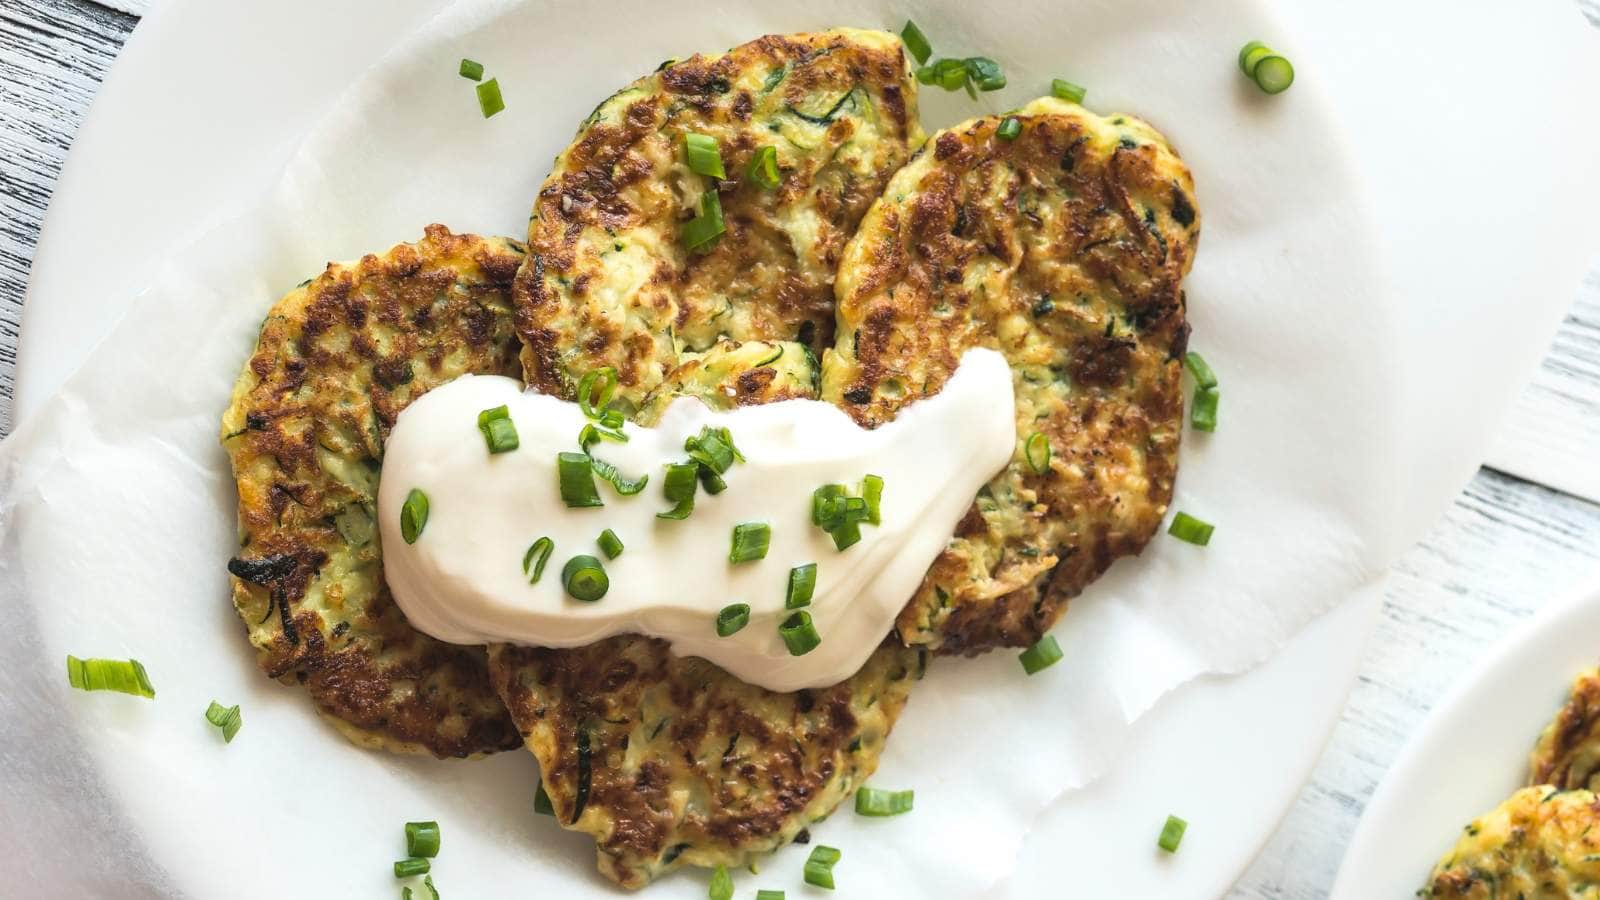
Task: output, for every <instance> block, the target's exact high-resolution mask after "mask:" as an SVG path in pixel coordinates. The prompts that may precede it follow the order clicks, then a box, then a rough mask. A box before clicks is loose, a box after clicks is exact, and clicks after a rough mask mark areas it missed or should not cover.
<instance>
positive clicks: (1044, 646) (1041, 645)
mask: <svg viewBox="0 0 1600 900" xmlns="http://www.w3.org/2000/svg"><path fill="white" fill-rule="evenodd" d="M1061 655H1062V654H1061V645H1060V644H1058V643H1056V636H1055V635H1053V634H1047V635H1045V636H1044V637H1042V638H1040V639H1039V642H1038V643H1036V644H1034V645H1033V646H1032V647H1029V648H1028V649H1026V650H1024V651H1022V653H1020V654H1018V656H1017V658H1018V659H1020V660H1021V661H1022V671H1024V672H1027V673H1028V674H1029V675H1036V674H1038V673H1039V672H1041V671H1043V670H1045V669H1048V668H1050V667H1051V666H1053V665H1055V664H1056V663H1058V662H1060V661H1061Z"/></svg>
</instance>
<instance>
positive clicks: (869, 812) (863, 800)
mask: <svg viewBox="0 0 1600 900" xmlns="http://www.w3.org/2000/svg"><path fill="white" fill-rule="evenodd" d="M915 793H916V792H915V791H880V790H878V789H877V788H870V787H863V788H861V789H859V790H857V791H856V815H858V816H898V815H900V814H901V813H908V812H910V811H911V800H912V796H913V795H914V794H915Z"/></svg>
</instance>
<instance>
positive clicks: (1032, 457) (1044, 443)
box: [1022, 431, 1050, 475]
mask: <svg viewBox="0 0 1600 900" xmlns="http://www.w3.org/2000/svg"><path fill="white" fill-rule="evenodd" d="M1022 455H1023V456H1025V457H1027V460H1028V468H1030V469H1032V470H1033V474H1035V475H1043V474H1045V473H1047V472H1049V471H1050V438H1048V437H1046V436H1045V433H1044V432H1042V431H1035V432H1034V433H1033V434H1030V435H1028V440H1027V442H1026V443H1024V444H1023V445H1022Z"/></svg>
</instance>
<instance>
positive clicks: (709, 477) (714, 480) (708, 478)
mask: <svg viewBox="0 0 1600 900" xmlns="http://www.w3.org/2000/svg"><path fill="white" fill-rule="evenodd" d="M700 486H701V487H703V488H705V489H706V493H708V494H710V495H711V496H713V497H715V496H716V495H718V494H720V493H722V492H723V491H725V490H727V489H728V482H727V481H726V480H725V479H723V477H722V476H721V475H718V474H717V473H715V472H713V471H711V470H710V469H708V468H706V467H705V466H701V467H700Z"/></svg>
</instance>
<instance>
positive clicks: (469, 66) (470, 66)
mask: <svg viewBox="0 0 1600 900" xmlns="http://www.w3.org/2000/svg"><path fill="white" fill-rule="evenodd" d="M460 71H461V77H462V78H471V79H472V80H473V81H482V80H483V63H481V62H478V61H477V60H475V59H466V58H462V60H461V69H460Z"/></svg>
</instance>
